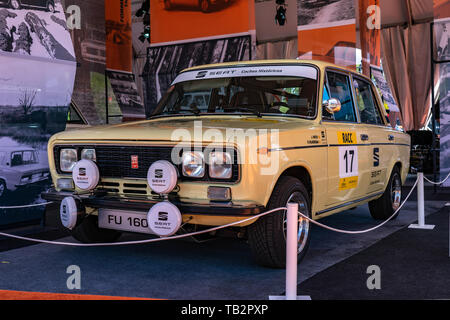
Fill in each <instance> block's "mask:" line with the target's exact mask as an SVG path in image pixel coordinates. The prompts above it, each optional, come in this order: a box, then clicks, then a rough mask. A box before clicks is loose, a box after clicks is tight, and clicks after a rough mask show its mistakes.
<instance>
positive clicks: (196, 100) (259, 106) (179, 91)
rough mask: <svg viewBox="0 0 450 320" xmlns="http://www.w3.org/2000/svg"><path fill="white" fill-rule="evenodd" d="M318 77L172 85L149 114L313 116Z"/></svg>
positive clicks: (208, 81) (201, 80) (229, 80)
mask: <svg viewBox="0 0 450 320" xmlns="http://www.w3.org/2000/svg"><path fill="white" fill-rule="evenodd" d="M316 95H317V80H315V79H311V78H306V77H300V76H295V77H293V76H255V77H228V78H225V77H224V78H214V79H199V80H188V81H181V82H178V83H176V84H175V85H172V86H171V87H170V88H169V90H168V92H167V94H166V95H165V96H164V97H163V98H162V99H161V101H160V103H159V104H158V106H157V108H156V109H155V111H154V113H153V114H152V116H162V115H187V114H189V115H192V114H194V115H202V114H228V113H234V114H243V113H246V114H247V113H251V114H255V115H257V116H262V115H264V114H276V115H297V116H301V117H305V118H312V117H315V115H316Z"/></svg>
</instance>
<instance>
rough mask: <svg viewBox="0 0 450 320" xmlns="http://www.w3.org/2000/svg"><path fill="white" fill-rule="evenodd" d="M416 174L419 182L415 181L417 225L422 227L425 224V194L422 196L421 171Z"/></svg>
mask: <svg viewBox="0 0 450 320" xmlns="http://www.w3.org/2000/svg"><path fill="white" fill-rule="evenodd" d="M417 176H418V178H419V182H418V183H417V212H418V214H419V217H418V218H419V220H418V223H419V226H420V227H423V226H424V225H425V196H424V185H423V172H418V173H417Z"/></svg>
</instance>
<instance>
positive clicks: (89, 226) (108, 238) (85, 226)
mask: <svg viewBox="0 0 450 320" xmlns="http://www.w3.org/2000/svg"><path fill="white" fill-rule="evenodd" d="M120 235H121V233H120V232H118V231H115V230H109V229H100V228H99V227H98V217H97V216H87V217H85V218H84V219H83V221H82V222H81V223H80V225H78V226H77V227H75V229H74V230H73V231H72V236H73V237H74V238H75V239H76V240H78V241H80V242H81V243H110V242H115V241H116V240H117V239H119V237H120Z"/></svg>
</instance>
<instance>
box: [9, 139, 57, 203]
mask: <svg viewBox="0 0 450 320" xmlns="http://www.w3.org/2000/svg"><path fill="white" fill-rule="evenodd" d="M49 178H50V172H49V169H48V167H47V166H46V165H43V164H41V163H39V157H38V153H37V152H36V150H34V149H32V148H25V147H18V146H13V147H7V146H3V147H1V148H0V199H1V198H3V197H5V196H6V192H7V191H16V190H17V189H20V188H25V187H29V186H31V185H34V184H36V183H39V182H42V181H45V180H48V179H49Z"/></svg>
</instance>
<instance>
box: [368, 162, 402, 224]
mask: <svg viewBox="0 0 450 320" xmlns="http://www.w3.org/2000/svg"><path fill="white" fill-rule="evenodd" d="M401 200H402V178H401V176H400V169H399V168H398V167H395V168H394V170H392V174H391V177H390V179H389V182H388V185H387V187H386V190H385V191H384V193H383V196H382V197H381V198H379V199H377V200H373V201H370V202H369V210H370V215H371V216H372V218H374V219H375V220H387V219H389V218H390V217H392V215H393V214H394V213H395V211H397V210H398V208H399V207H400V204H401ZM397 216H398V213H397V214H396V215H395V216H394V217H393V218H392V220H393V219H395V218H397Z"/></svg>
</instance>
